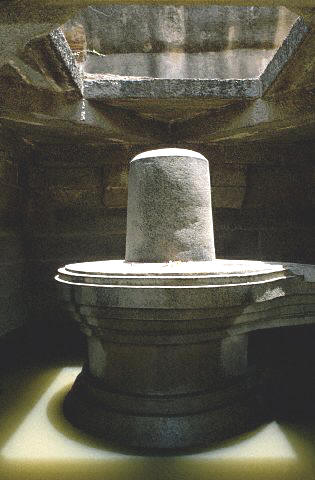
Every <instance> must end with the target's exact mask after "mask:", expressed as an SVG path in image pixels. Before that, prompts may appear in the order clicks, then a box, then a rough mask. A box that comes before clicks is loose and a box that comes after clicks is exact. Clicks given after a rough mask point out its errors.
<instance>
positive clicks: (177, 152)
mask: <svg viewBox="0 0 315 480" xmlns="http://www.w3.org/2000/svg"><path fill="white" fill-rule="evenodd" d="M154 157H191V158H199V159H202V160H205V161H206V162H207V161H208V160H207V159H206V157H204V156H203V155H201V153H199V152H195V151H193V150H187V149H186V148H158V149H156V150H148V151H147V152H143V153H139V154H138V155H136V156H135V157H134V158H133V159H132V160H131V162H133V161H134V160H142V159H145V158H154Z"/></svg>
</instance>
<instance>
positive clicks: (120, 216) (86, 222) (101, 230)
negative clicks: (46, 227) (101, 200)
mask: <svg viewBox="0 0 315 480" xmlns="http://www.w3.org/2000/svg"><path fill="white" fill-rule="evenodd" d="M53 214H54V225H55V231H56V232H59V233H74V232H84V233H87V232H89V233H91V234H92V233H94V234H104V235H125V234H126V221H127V220H126V212H125V211H122V210H119V211H115V210H114V211H113V210H106V209H105V208H104V207H101V208H92V207H88V208H84V209H83V208H82V209H78V208H76V206H67V207H65V208H57V209H56V210H55V211H54V212H53Z"/></svg>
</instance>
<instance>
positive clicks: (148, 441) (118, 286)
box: [57, 260, 315, 450]
mask: <svg viewBox="0 0 315 480" xmlns="http://www.w3.org/2000/svg"><path fill="white" fill-rule="evenodd" d="M294 270H295V273H294ZM310 270H312V269H311V268H310V267H308V275H310ZM303 271H304V270H303V266H298V265H295V266H294V265H290V268H288V267H287V266H286V265H283V264H275V263H274V264H273V263H264V262H257V261H236V260H235V261H232V260H215V261H210V262H168V263H155V264H154V263H152V264H141V263H137V262H136V263H132V262H125V261H104V262H87V263H80V264H72V265H67V266H66V267H64V268H61V269H59V272H58V276H57V280H58V281H59V282H60V283H61V287H62V294H63V298H64V300H65V301H66V302H67V305H68V308H70V309H71V310H72V313H73V315H74V317H75V318H76V319H77V320H78V321H79V323H80V326H81V329H82V330H83V331H84V333H85V334H86V335H87V338H88V346H89V359H88V362H87V363H86V365H85V368H84V369H83V372H82V373H81V374H80V375H79V377H78V378H77V380H76V382H75V384H74V386H73V388H72V390H71V392H70V393H69V395H68V397H67V399H66V402H65V407H64V408H65V413H66V416H67V417H68V418H69V419H70V420H71V421H72V422H73V423H74V424H75V425H77V426H79V427H80V428H82V429H84V430H87V431H90V432H92V433H94V434H97V435H100V436H102V437H103V438H105V439H106V440H108V441H109V442H111V443H113V444H117V445H123V446H126V447H129V448H141V449H143V448H144V449H153V450H164V449H172V448H176V449H178V448H192V447H201V446H205V445H208V444H209V443H211V442H213V441H218V440H221V439H223V438H226V437H228V436H230V435H233V434H238V433H241V432H244V431H247V430H249V429H250V428H252V427H254V426H256V425H258V424H260V423H261V422H262V421H263V420H264V419H265V418H266V416H267V414H266V412H265V411H264V405H263V403H262V401H261V397H260V390H259V384H260V379H259V376H257V374H256V373H255V369H254V367H249V365H248V362H247V344H248V333H249V332H251V331H253V330H256V329H259V328H273V327H278V326H284V325H299V324H304V323H308V322H313V321H315V318H314V316H312V317H309V318H308V317H307V305H308V304H309V307H312V308H314V304H315V288H314V287H315V285H314V284H313V285H312V283H310V282H305V281H304V276H303ZM313 271H314V272H315V267H313Z"/></svg>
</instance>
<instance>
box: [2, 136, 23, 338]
mask: <svg viewBox="0 0 315 480" xmlns="http://www.w3.org/2000/svg"><path fill="white" fill-rule="evenodd" d="M22 199H23V189H22V185H21V172H20V167H19V159H18V158H17V156H16V155H15V154H14V153H13V152H12V151H10V150H9V149H8V146H7V145H6V143H5V142H4V143H2V142H1V137H0V269H1V275H0V335H3V334H5V333H7V332H8V331H10V330H13V329H15V328H17V327H19V326H20V325H22V324H23V323H24V322H25V319H26V317H27V309H26V303H25V301H26V289H25V286H26V285H25V251H24V245H23V238H22V237H23V235H22V222H21V204H22Z"/></svg>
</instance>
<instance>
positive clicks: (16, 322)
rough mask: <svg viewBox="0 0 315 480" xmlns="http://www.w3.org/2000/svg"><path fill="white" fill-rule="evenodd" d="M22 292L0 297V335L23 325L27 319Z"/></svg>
mask: <svg viewBox="0 0 315 480" xmlns="http://www.w3.org/2000/svg"><path fill="white" fill-rule="evenodd" d="M23 300H24V297H23V292H21V294H20V295H19V296H17V295H12V296H10V297H8V298H4V299H3V298H2V299H1V302H0V336H1V335H4V334H5V333H7V332H9V331H10V330H13V329H15V328H17V327H20V326H21V325H23V324H24V323H25V321H26V319H27V309H26V304H25V301H23Z"/></svg>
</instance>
